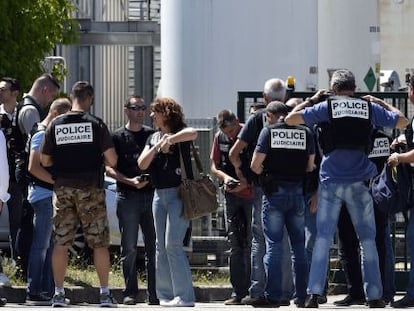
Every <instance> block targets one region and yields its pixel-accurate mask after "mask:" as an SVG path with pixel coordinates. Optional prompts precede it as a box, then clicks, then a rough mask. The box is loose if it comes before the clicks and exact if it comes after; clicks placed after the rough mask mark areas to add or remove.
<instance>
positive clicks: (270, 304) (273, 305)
mask: <svg viewBox="0 0 414 311" xmlns="http://www.w3.org/2000/svg"><path fill="white" fill-rule="evenodd" d="M289 304H290V303H289ZM280 306H281V304H280V301H278V300H272V299H269V298H267V299H266V304H265V305H263V306H261V307H267V308H279V307H280ZM254 307H256V306H254Z"/></svg>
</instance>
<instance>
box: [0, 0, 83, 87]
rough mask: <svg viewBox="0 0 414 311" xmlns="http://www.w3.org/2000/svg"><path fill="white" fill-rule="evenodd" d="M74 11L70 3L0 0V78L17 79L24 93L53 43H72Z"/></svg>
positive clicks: (49, 0)
mask: <svg viewBox="0 0 414 311" xmlns="http://www.w3.org/2000/svg"><path fill="white" fill-rule="evenodd" d="M74 11H75V7H74V6H73V4H72V1H71V0H1V1H0V21H1V22H0V76H12V77H15V78H17V79H19V80H20V82H21V84H22V89H23V90H25V91H27V90H28V88H29V86H30V85H31V83H32V82H33V80H34V79H35V78H36V77H37V76H38V75H40V74H41V73H42V72H43V69H42V66H41V61H42V60H43V59H44V57H45V56H46V55H47V54H49V53H51V52H53V49H54V48H55V46H56V45H57V44H70V43H74V42H76V40H77V38H78V35H77V30H78V23H77V22H76V21H75V20H73V19H72V18H71V16H72V13H73V12H74ZM61 72H62V71H61Z"/></svg>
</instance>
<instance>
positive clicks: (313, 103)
mask: <svg viewBox="0 0 414 311" xmlns="http://www.w3.org/2000/svg"><path fill="white" fill-rule="evenodd" d="M305 101H306V102H308V103H309V105H310V106H313V105H315V101H314V100H313V99H312V98H310V97H306V99H305Z"/></svg>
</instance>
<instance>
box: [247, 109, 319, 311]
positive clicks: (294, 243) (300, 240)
mask: <svg viewBox="0 0 414 311" xmlns="http://www.w3.org/2000/svg"><path fill="white" fill-rule="evenodd" d="M266 112H267V118H268V122H269V124H270V125H269V126H267V127H265V128H263V129H262V131H261V132H260V136H259V139H258V141H257V146H256V149H255V151H254V154H253V158H252V162H251V168H252V170H253V171H254V172H255V173H256V174H260V180H261V185H262V188H263V191H264V198H263V230H264V235H265V239H266V255H265V259H264V263H265V267H266V275H267V284H266V291H265V293H266V298H267V300H268V301H269V302H270V304H275V305H278V304H279V301H280V299H281V298H282V279H281V275H282V263H281V259H282V252H283V251H282V239H283V228H284V226H286V228H287V232H288V235H289V239H290V245H291V248H292V251H293V256H292V262H293V265H294V272H295V273H294V275H295V293H296V297H295V298H296V299H295V303H296V305H297V306H298V307H303V306H304V304H305V299H306V282H307V276H308V264H307V259H306V252H305V236H304V225H305V217H304V213H305V200H304V196H303V181H304V178H305V175H306V172H310V171H312V170H313V169H314V160H315V145H314V140H313V136H312V133H311V131H310V130H309V129H308V128H307V127H305V126H301V125H298V126H288V125H286V124H285V123H284V122H283V117H284V116H286V115H287V114H288V107H287V106H286V105H285V104H284V103H282V102H279V101H275V102H271V103H270V104H268V105H267V107H266Z"/></svg>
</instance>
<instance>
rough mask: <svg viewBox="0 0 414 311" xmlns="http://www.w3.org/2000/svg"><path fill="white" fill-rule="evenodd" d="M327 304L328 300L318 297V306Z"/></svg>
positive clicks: (324, 297)
mask: <svg viewBox="0 0 414 311" xmlns="http://www.w3.org/2000/svg"><path fill="white" fill-rule="evenodd" d="M327 302H328V298H326V296H319V297H318V304H320V305H323V304H325V303H327Z"/></svg>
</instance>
